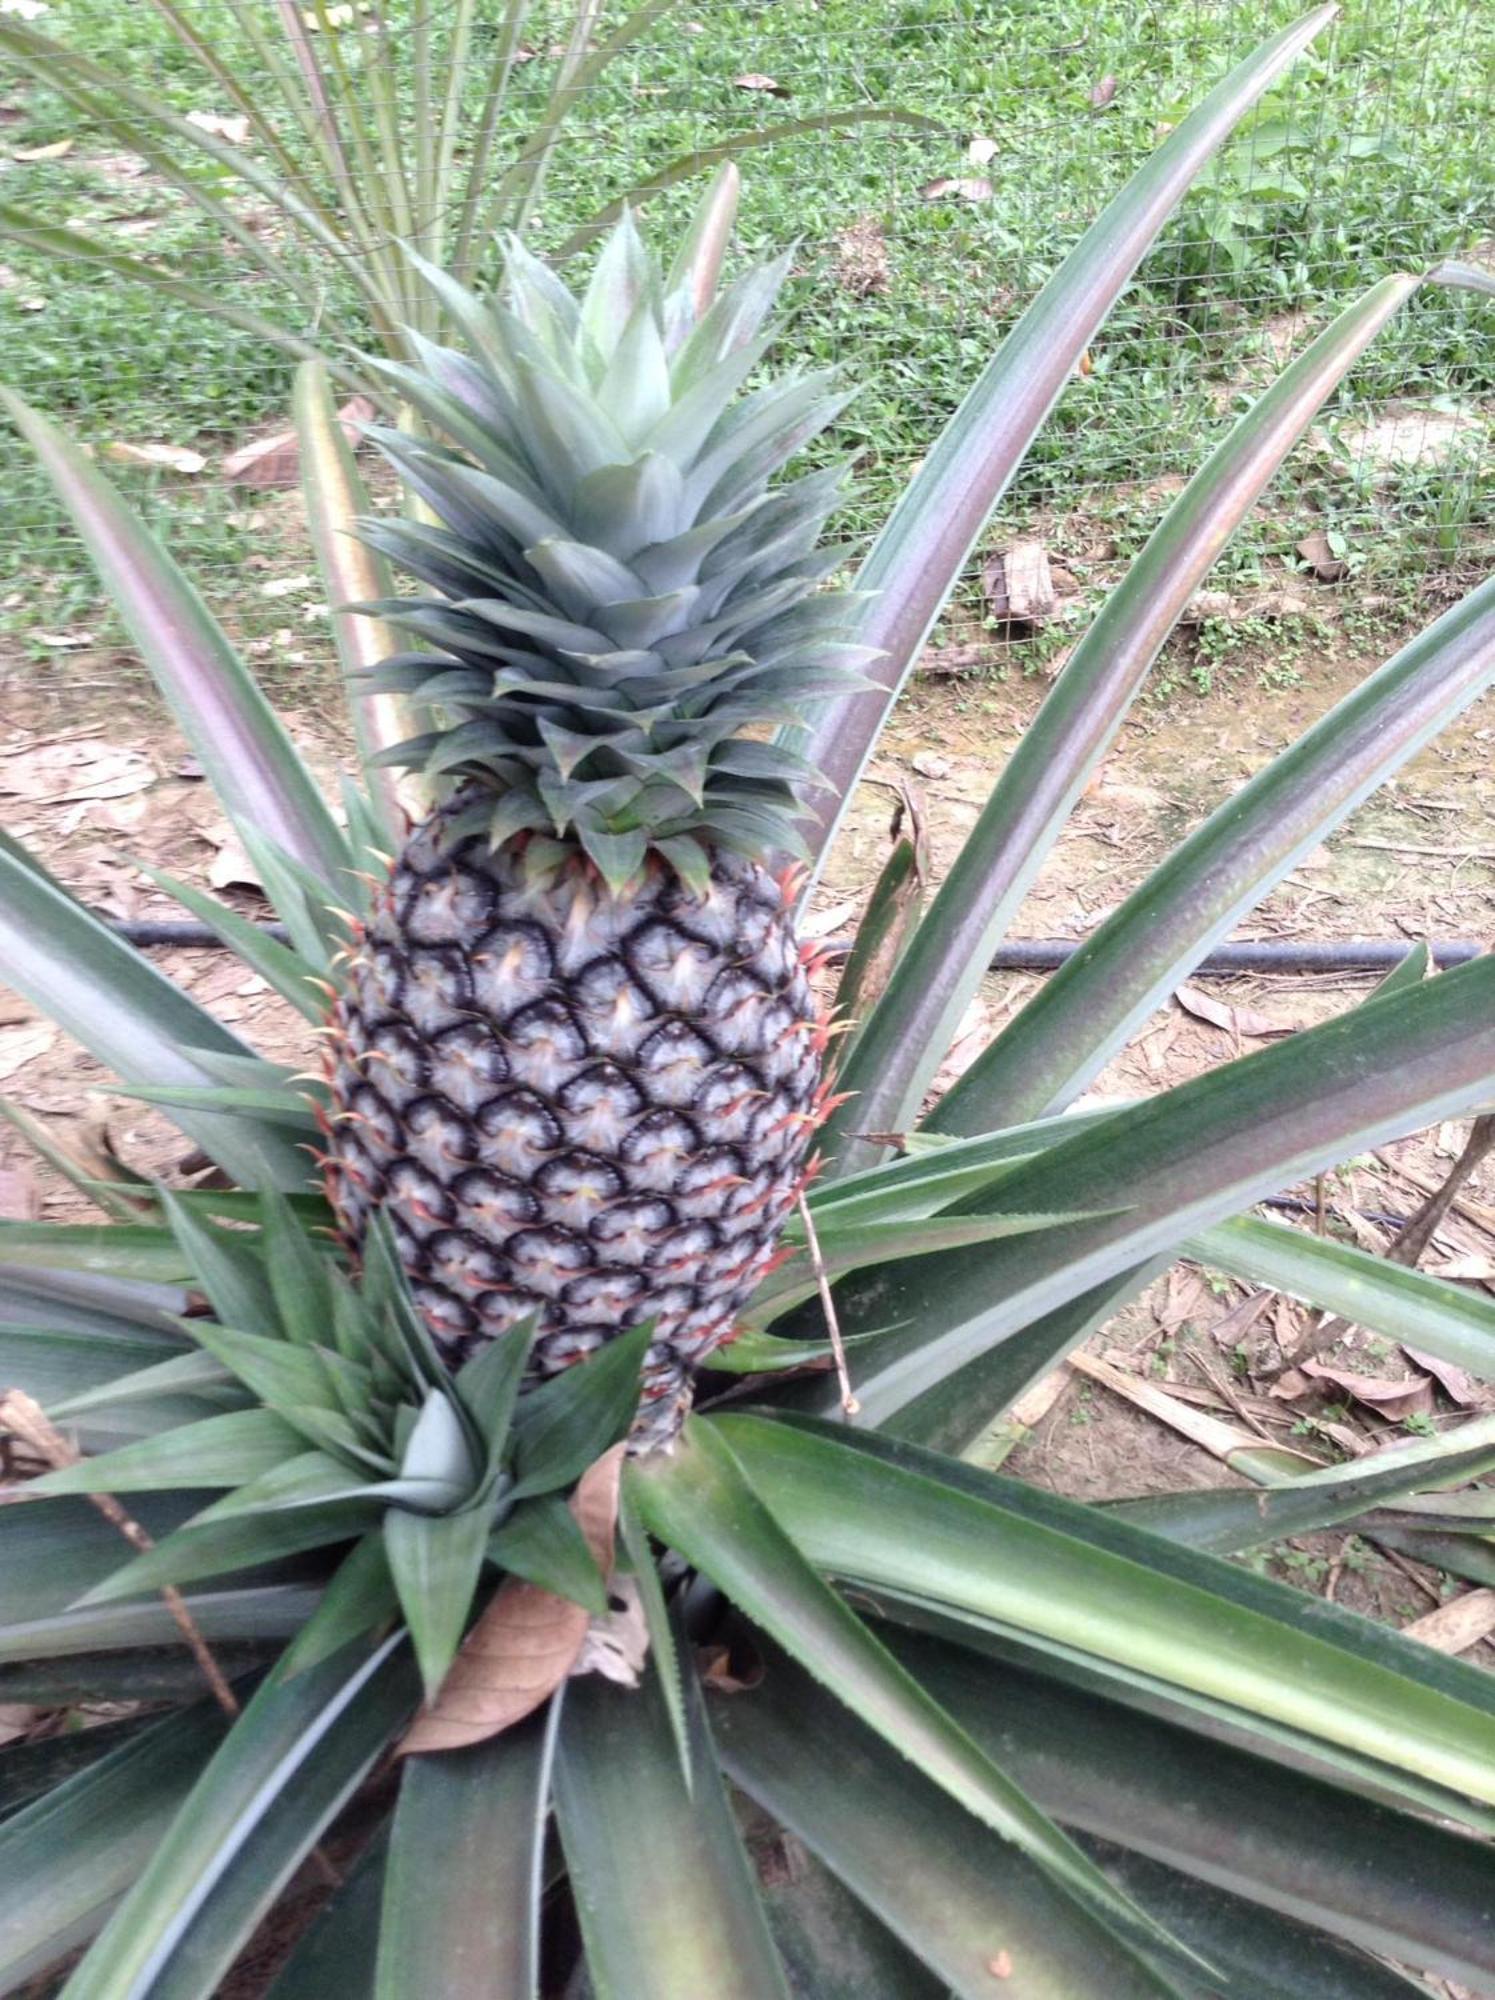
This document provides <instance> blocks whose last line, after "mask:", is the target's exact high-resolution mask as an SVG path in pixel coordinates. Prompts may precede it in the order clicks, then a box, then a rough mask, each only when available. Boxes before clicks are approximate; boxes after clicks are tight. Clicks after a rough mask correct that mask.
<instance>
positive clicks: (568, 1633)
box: [399, 1444, 625, 1757]
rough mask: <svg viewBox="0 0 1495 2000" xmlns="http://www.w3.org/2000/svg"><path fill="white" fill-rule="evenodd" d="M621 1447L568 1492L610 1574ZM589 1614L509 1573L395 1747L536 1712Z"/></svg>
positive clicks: (427, 1746) (433, 1746) (421, 1750)
mask: <svg viewBox="0 0 1495 2000" xmlns="http://www.w3.org/2000/svg"><path fill="white" fill-rule="evenodd" d="M624 1450H625V1447H624V1446H623V1445H621V1444H617V1445H614V1446H613V1448H612V1450H611V1451H609V1452H605V1453H604V1454H603V1456H602V1457H601V1458H599V1459H598V1460H597V1462H596V1464H595V1465H591V1466H588V1468H587V1470H586V1471H585V1472H584V1473H583V1474H582V1476H581V1480H580V1483H579V1484H578V1486H577V1488H576V1491H575V1493H573V1494H572V1496H571V1512H572V1513H573V1514H574V1515H575V1516H576V1521H577V1525H578V1526H579V1527H580V1529H581V1531H582V1533H583V1535H585V1536H586V1539H587V1546H588V1548H589V1549H590V1550H591V1551H592V1555H593V1557H594V1558H595V1559H596V1563H597V1567H598V1568H599V1569H600V1570H601V1571H602V1573H603V1575H604V1576H605V1577H609V1578H610V1577H611V1575H612V1567H613V1534H614V1530H615V1528H616V1526H617V1519H618V1486H619V1481H620V1480H621V1479H622V1476H623V1454H624ZM591 1622H592V1621H591V1616H590V1614H589V1613H588V1612H587V1610H586V1609H585V1607H584V1606H582V1605H580V1604H573V1603H572V1602H571V1600H570V1599H569V1598H567V1597H557V1596H555V1595H554V1593H553V1592H551V1591H548V1590H542V1589H541V1588H540V1586H539V1585H538V1584H536V1583H525V1582H524V1581H523V1580H522V1579H521V1578H519V1577H508V1578H507V1579H506V1580H505V1581H504V1582H503V1583H502V1584H501V1585H500V1586H499V1590H498V1594H497V1596H496V1597H495V1598H494V1600H493V1602H492V1603H491V1604H490V1605H489V1606H488V1609H487V1610H486V1611H485V1612H484V1613H483V1615H482V1617H481V1618H480V1619H479V1620H478V1622H477V1624H476V1625H474V1626H473V1628H472V1630H471V1631H470V1632H469V1633H468V1635H467V1638H466V1640H465V1641H464V1642H463V1645H462V1650H461V1652H459V1653H458V1655H457V1657H456V1659H455V1660H454V1661H453V1663H452V1669H451V1672H450V1673H449V1674H448V1675H447V1677H446V1679H445V1681H444V1682H443V1683H442V1687H441V1692H440V1693H439V1694H438V1695H437V1697H436V1699H435V1701H434V1702H433V1703H432V1705H431V1706H430V1707H429V1708H428V1709H426V1710H425V1711H424V1712H423V1713H422V1714H421V1715H419V1716H417V1718H416V1720H415V1722H414V1724H413V1725H412V1726H411V1729H410V1731H409V1733H408V1735H407V1736H406V1737H405V1740H404V1742H403V1743H401V1745H400V1749H399V1754H400V1755H401V1756H403V1757H408V1756H419V1755H423V1754H425V1753H427V1752H430V1751H434V1750H461V1749H464V1748H465V1747H466V1746H467V1745H468V1744H470V1743H484V1742H486V1741H487V1740H488V1738H489V1737H490V1736H498V1735H500V1734H501V1733H502V1732H503V1731H504V1730H505V1729H511V1728H512V1727H513V1726H514V1724H515V1723H516V1722H522V1721H523V1720H524V1718H525V1716H527V1715H533V1713H534V1711H535V1710H536V1709H537V1708H538V1707H539V1706H540V1705H541V1703H542V1702H544V1701H548V1700H549V1698H550V1696H551V1695H552V1694H554V1693H555V1691H556V1689H557V1688H558V1687H559V1686H560V1684H561V1682H562V1681H563V1680H565V1679H566V1677H567V1675H568V1674H569V1673H570V1672H571V1669H572V1668H573V1667H574V1666H575V1664H576V1661H577V1657H578V1655H579V1654H580V1652H581V1649H582V1647H583V1645H584V1644H585V1643H586V1637H587V1631H588V1628H589V1627H590V1625H591Z"/></svg>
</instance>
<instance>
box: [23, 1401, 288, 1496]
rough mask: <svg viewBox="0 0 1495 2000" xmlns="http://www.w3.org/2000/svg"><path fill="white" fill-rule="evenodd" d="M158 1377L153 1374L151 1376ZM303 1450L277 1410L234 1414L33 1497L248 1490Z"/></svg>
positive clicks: (109, 1457)
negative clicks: (220, 1488)
mask: <svg viewBox="0 0 1495 2000" xmlns="http://www.w3.org/2000/svg"><path fill="white" fill-rule="evenodd" d="M152 1372H154V1371H152ZM302 1449H303V1446H302V1442H301V1439H300V1437H299V1435H298V1434H297V1433H296V1432H295V1431H294V1430H292V1429H291V1427H290V1425H289V1424H287V1423H286V1422H284V1420H283V1419H282V1418H280V1417H277V1416H276V1415H275V1413H274V1411H273V1410H231V1411H229V1412H227V1413H226V1414H225V1415H223V1416H218V1417H204V1418H203V1419H202V1420H201V1422H199V1423H193V1424H182V1425H179V1426H178V1427H176V1428H175V1429H172V1430H168V1431H166V1432H165V1433H164V1434H163V1435H162V1436H160V1437H153V1438H144V1439H142V1440H141V1442H140V1443H139V1444H130V1445H125V1446H123V1447H122V1448H121V1449H120V1450H119V1451H112V1452H109V1453H107V1454H106V1455H105V1456H104V1457H102V1458H84V1459H80V1460H79V1461H78V1463H77V1464H76V1465H68V1466H63V1467H60V1468H59V1469H58V1470H57V1471H55V1472H48V1473H45V1474H44V1475H43V1476H42V1477H41V1478H40V1479H38V1480H36V1481H35V1482H33V1484H32V1486H31V1488H30V1490H31V1491H32V1492H35V1493H149V1492H156V1491H166V1490H169V1489H171V1488H173V1487H186V1488H197V1487H214V1486H227V1487H235V1486H246V1485H249V1484H250V1483H251V1482H253V1481H255V1480H257V1479H259V1478H260V1477H261V1476H262V1475H263V1474H264V1473H267V1472H270V1471H272V1470H274V1469H275V1468H277V1467H278V1466H280V1465H282V1464H283V1463H284V1462H285V1461H286V1460H287V1459H290V1458H293V1457H294V1456H295V1455H296V1454H297V1453H299V1452H300V1451H301V1450H302Z"/></svg>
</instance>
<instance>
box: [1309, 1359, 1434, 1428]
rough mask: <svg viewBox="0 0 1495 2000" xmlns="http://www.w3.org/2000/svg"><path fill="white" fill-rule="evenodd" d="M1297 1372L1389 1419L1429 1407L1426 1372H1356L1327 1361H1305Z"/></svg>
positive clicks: (1395, 1420) (1430, 1389)
mask: <svg viewBox="0 0 1495 2000" xmlns="http://www.w3.org/2000/svg"><path fill="white" fill-rule="evenodd" d="M1297 1372H1299V1373H1301V1374H1304V1375H1307V1376H1309V1377H1310V1378H1311V1379H1312V1380H1313V1381H1315V1382H1327V1383H1329V1384H1330V1386H1331V1387H1333V1388H1335V1389H1342V1390H1343V1391H1344V1393H1345V1395H1347V1396H1350V1397H1353V1399H1354V1400H1355V1401H1356V1402H1357V1403H1364V1404H1365V1405H1366V1406H1367V1407H1368V1408H1369V1409H1372V1410H1378V1411H1379V1412H1380V1413H1381V1415H1382V1416H1383V1417H1389V1418H1390V1420H1391V1421H1392V1422H1393V1423H1400V1422H1401V1420H1402V1419H1403V1417H1410V1416H1413V1415H1416V1414H1417V1413H1419V1412H1423V1413H1425V1412H1426V1411H1428V1410H1430V1409H1431V1408H1432V1407H1433V1381H1432V1377H1431V1376H1430V1375H1405V1376H1387V1375H1357V1374H1356V1373H1355V1372H1354V1370H1353V1369H1351V1368H1336V1367H1334V1366H1333V1364H1332V1363H1331V1362H1328V1361H1305V1362H1303V1363H1302V1364H1301V1367H1300V1369H1299V1370H1298V1371H1297ZM1285 1379H1286V1377H1284V1378H1283V1380H1285Z"/></svg>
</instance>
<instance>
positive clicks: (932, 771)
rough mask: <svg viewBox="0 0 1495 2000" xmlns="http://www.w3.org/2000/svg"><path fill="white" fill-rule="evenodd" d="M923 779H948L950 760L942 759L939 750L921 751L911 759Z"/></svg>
mask: <svg viewBox="0 0 1495 2000" xmlns="http://www.w3.org/2000/svg"><path fill="white" fill-rule="evenodd" d="M909 762H910V764H911V765H912V766H913V768H914V770H916V771H917V772H918V774H919V776H920V777H921V778H935V779H938V778H948V777H949V775H950V759H949V758H948V757H942V756H941V755H940V754H939V752H938V751H937V750H920V751H917V752H916V753H915V754H914V756H912V757H911V758H910V759H909Z"/></svg>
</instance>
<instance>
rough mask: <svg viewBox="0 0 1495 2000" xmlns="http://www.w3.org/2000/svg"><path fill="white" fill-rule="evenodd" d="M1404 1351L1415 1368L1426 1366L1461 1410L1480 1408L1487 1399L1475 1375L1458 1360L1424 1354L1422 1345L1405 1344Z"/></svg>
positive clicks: (1451, 1400) (1450, 1399)
mask: <svg viewBox="0 0 1495 2000" xmlns="http://www.w3.org/2000/svg"><path fill="white" fill-rule="evenodd" d="M1402 1353H1403V1354H1405V1355H1406V1357H1407V1359H1408V1360H1409V1361H1410V1362H1411V1363H1412V1365H1413V1367H1414V1368H1425V1369H1426V1370H1427V1372H1428V1374H1429V1375H1431V1376H1432V1377H1433V1379H1434V1381H1435V1382H1438V1383H1441V1385H1442V1388H1443V1393H1444V1394H1445V1395H1446V1396H1447V1397H1448V1399H1449V1401H1450V1402H1454V1403H1457V1404H1458V1406H1459V1408H1460V1409H1461V1410H1473V1409H1478V1408H1479V1407H1480V1406H1481V1405H1482V1404H1483V1403H1484V1402H1485V1401H1486V1400H1487V1398H1486V1397H1485V1396H1484V1395H1483V1394H1482V1393H1481V1390H1480V1387H1479V1384H1478V1383H1477V1382H1476V1381H1475V1380H1474V1377H1473V1376H1472V1375H1470V1374H1469V1373H1468V1371H1467V1370H1465V1369H1463V1368H1460V1367H1459V1365H1458V1363H1457V1362H1455V1361H1444V1360H1443V1359H1442V1358H1441V1357H1440V1356H1439V1355H1436V1354H1424V1353H1423V1351H1422V1349H1421V1348H1420V1347H1405V1346H1404V1347H1403V1348H1402Z"/></svg>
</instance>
